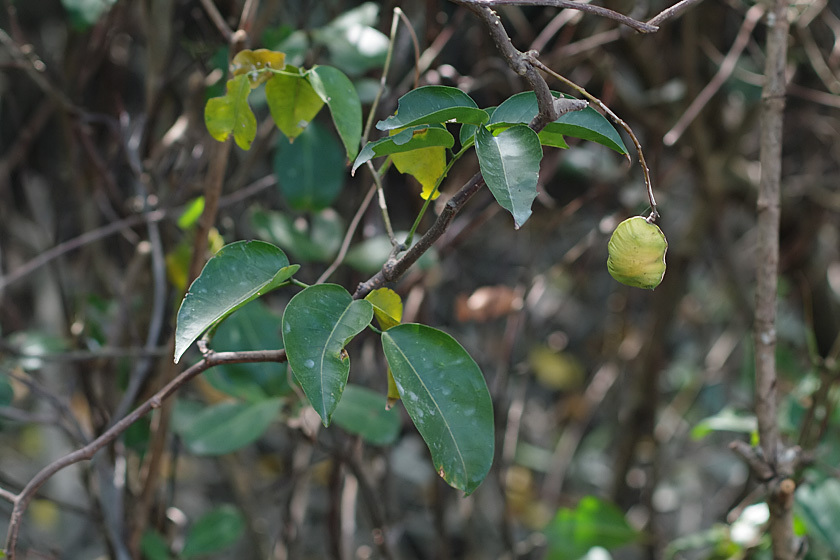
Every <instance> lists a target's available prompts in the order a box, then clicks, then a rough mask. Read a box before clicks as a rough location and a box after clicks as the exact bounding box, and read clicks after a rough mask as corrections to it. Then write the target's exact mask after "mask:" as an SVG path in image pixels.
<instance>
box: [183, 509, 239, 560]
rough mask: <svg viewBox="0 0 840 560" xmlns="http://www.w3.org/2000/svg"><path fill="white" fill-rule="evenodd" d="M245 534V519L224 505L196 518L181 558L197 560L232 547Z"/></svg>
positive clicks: (236, 510) (237, 511) (236, 511)
mask: <svg viewBox="0 0 840 560" xmlns="http://www.w3.org/2000/svg"><path fill="white" fill-rule="evenodd" d="M244 532H245V518H244V517H243V516H242V514H241V513H240V512H239V510H238V509H236V508H235V507H233V506H230V505H224V506H219V507H217V508H216V509H214V510H212V511H209V512H207V513H205V514H204V515H202V516H201V517H199V518H198V520H197V521H196V522H195V524H194V525H193V526H192V527H191V528H190V531H189V533H188V534H187V540H186V542H185V543H184V549H183V550H182V551H181V558H185V559H187V558H198V557H201V556H205V555H207V554H214V553H218V552H220V551H222V550H224V549H226V548H228V547H229V546H232V545H233V544H235V543H236V541H238V540H239V539H240V538H242V534H243V533H244Z"/></svg>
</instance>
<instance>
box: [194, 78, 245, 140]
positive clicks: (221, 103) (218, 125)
mask: <svg viewBox="0 0 840 560" xmlns="http://www.w3.org/2000/svg"><path fill="white" fill-rule="evenodd" d="M249 93H251V86H250V85H248V77H247V76H237V77H236V78H233V79H232V80H228V82H227V93H226V94H225V95H224V96H222V97H214V98H212V99H210V100H208V101H207V105H206V106H205V107H204V124H205V125H206V126H207V131H208V132H210V136H212V137H213V138H215V139H216V140H218V141H219V142H224V141H225V140H227V139H228V137H229V136H230V135H231V134H233V139H234V140H235V141H236V145H237V146H239V147H240V148H242V149H243V150H248V149H250V148H251V142H253V141H254V138H255V137H256V136H257V118H256V117H255V116H254V112H253V111H251V107H250V106H249V105H248V94H249Z"/></svg>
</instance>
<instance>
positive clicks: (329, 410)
mask: <svg viewBox="0 0 840 560" xmlns="http://www.w3.org/2000/svg"><path fill="white" fill-rule="evenodd" d="M371 319H373V306H372V305H371V304H370V302H368V301H365V300H354V299H353V297H352V296H351V295H350V294H349V293H348V292H347V290H345V289H344V288H342V287H341V286H338V285H335V284H319V285H316V286H310V287H309V288H306V289H305V290H303V291H302V292H300V293H299V294H297V295H296V296H295V297H293V298H292V299H291V301H289V304H288V305H287V306H286V310H285V312H284V313H283V342H284V344H285V347H286V354H287V356H288V358H289V366H291V368H292V373H294V376H295V379H297V380H298V382H299V383H300V385H301V387H302V388H303V392H304V393H305V394H306V398H307V399H308V400H309V402H310V404H311V405H312V407H313V408H314V409H315V410H316V411H317V412H318V415H319V416H321V421H322V422H323V423H324V425H325V426H328V425H329V424H330V419H331V417H332V414H333V412H335V408H336V406H337V405H338V401H339V400H340V399H341V394H342V392H343V391H344V386H345V385H347V376H348V375H349V373H350V356H349V355H348V354H347V352H346V351H345V350H344V347H345V346H346V345H347V344H348V343H349V342H350V340H352V339H353V337H354V336H356V335H357V334H359V333H360V332H362V330H364V328H365V327H367V326H368V324H370V321H371Z"/></svg>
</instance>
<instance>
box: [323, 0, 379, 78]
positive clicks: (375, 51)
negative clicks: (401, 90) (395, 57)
mask: <svg viewBox="0 0 840 560" xmlns="http://www.w3.org/2000/svg"><path fill="white" fill-rule="evenodd" d="M378 15H379V5H378V4H377V3H375V2H365V3H364V4H362V5H361V6H358V7H356V8H353V9H352V10H348V11H346V12H344V13H343V14H341V15H340V16H338V17H337V18H335V19H334V20H333V21H331V22H330V23H328V24H327V25H325V26H324V27H322V28H320V29H316V30H314V31H313V33H312V35H313V36H314V39H315V42H317V43H320V44H323V45H326V47H327V49H328V50H329V53H330V58H331V60H332V62H333V63H335V65H336V66H338V67H339V68H342V69H344V70H345V71H346V72H348V73H350V74H353V75H358V74H362V73H364V72H366V71H367V70H370V69H372V68H381V67H382V65H383V64H384V63H385V56H386V54H387V51H388V42H389V41H388V37H387V36H386V35H385V34H383V33H382V32H381V31H379V30H378V29H376V27H375V25H376V23H377V21H378V19H379V17H378Z"/></svg>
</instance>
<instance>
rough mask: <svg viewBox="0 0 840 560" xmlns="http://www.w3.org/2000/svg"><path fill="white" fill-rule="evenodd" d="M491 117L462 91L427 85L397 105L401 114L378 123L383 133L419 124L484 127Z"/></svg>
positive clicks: (412, 91)
mask: <svg viewBox="0 0 840 560" xmlns="http://www.w3.org/2000/svg"><path fill="white" fill-rule="evenodd" d="M488 118H489V117H488V115H487V113H486V112H485V111H482V110H481V109H479V108H478V105H476V104H475V101H473V99H472V97H470V96H469V95H467V94H466V93H464V92H463V91H461V90H460V89H458V88H454V87H449V86H423V87H419V88H417V89H414V90H411V91H409V92H408V93H406V94H405V95H403V96H402V97H400V99H399V101H398V103H397V112H396V113H395V114H393V115H392V116H390V117H388V118H387V119H385V120H384V121H379V122H378V123H376V128H378V129H379V130H393V129H395V128H404V127H406V126H414V125H418V124H441V123H445V122H448V121H451V120H454V121H455V122H459V123H469V124H476V125H478V124H484V123H485V122H487V119H488Z"/></svg>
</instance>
